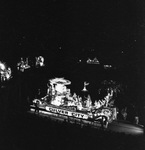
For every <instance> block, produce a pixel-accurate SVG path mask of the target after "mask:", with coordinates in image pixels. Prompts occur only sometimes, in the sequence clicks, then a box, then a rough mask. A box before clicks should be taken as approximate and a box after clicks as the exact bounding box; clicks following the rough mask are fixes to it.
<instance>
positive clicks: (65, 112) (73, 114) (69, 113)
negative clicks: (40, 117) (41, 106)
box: [46, 106, 88, 119]
mask: <svg viewBox="0 0 145 150" xmlns="http://www.w3.org/2000/svg"><path fill="white" fill-rule="evenodd" d="M46 110H47V111H49V112H52V113H57V114H61V115H66V116H71V117H75V118H80V119H88V115H87V114H83V113H78V112H72V111H68V110H64V109H58V108H54V107H49V106H46Z"/></svg>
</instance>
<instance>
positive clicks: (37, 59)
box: [17, 56, 45, 72]
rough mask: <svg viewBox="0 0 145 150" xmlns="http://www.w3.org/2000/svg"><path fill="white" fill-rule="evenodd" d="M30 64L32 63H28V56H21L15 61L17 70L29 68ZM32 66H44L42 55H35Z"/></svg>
mask: <svg viewBox="0 0 145 150" xmlns="http://www.w3.org/2000/svg"><path fill="white" fill-rule="evenodd" d="M32 66H33V65H32V64H31V65H30V60H29V59H28V57H27V58H25V59H24V58H21V60H20V62H18V63H17V70H19V71H21V72H24V71H25V70H27V69H29V68H31V67H32ZM34 66H35V67H36V68H38V67H43V66H45V64H44V57H42V56H38V57H35V64H34Z"/></svg>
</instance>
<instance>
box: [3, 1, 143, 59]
mask: <svg viewBox="0 0 145 150" xmlns="http://www.w3.org/2000/svg"><path fill="white" fill-rule="evenodd" d="M144 6H145V3H144V2H143V1H142V0H141V1H137V0H136V1H135V0H133V1H131V0H128V1H125V0H123V1H120V0H116V1H112V2H111V1H107V0H106V1H105V0H99V1H95V0H94V1H93V0H92V1H81V0H77V1H75V0H74V1H73V0H68V1H66V2H60V1H57V0H45V1H39V2H38V1H37V2H35V1H34V2H31V1H29V2H25V1H23V2H22V1H17V2H14V1H13V2H12V1H11V2H1V5H0V10H1V15H0V18H1V26H0V33H1V34H0V35H1V36H0V38H1V43H0V48H1V50H6V51H7V52H9V55H10V56H11V54H13V51H15V52H17V53H18V54H19V55H21V54H25V55H29V53H31V54H33V53H34V54H35V53H37V52H38V53H39V52H41V53H48V52H51V53H56V54H57V53H58V51H59V47H61V50H60V51H62V52H63V53H65V54H67V55H70V53H71V54H73V55H76V56H78V55H84V53H87V54H89V55H91V54H90V52H88V51H89V50H90V49H94V52H93V53H94V54H95V55H97V56H100V57H101V58H102V59H104V58H106V59H109V58H110V59H117V61H118V57H119V59H121V58H120V57H122V58H123V59H127V60H128V59H134V58H137V59H138V57H139V58H140V56H142V54H144V53H143V48H144V42H143V40H144V30H145V28H144V24H145V19H144V13H145V12H144V11H143V8H144ZM83 49H85V52H83V51H82V50H83ZM36 51H37V52H36ZM87 54H86V55H87ZM94 54H93V55H94ZM5 55H6V54H5ZM14 55H16V54H14ZM111 55H112V56H111ZM122 55H123V56H122ZM124 55H125V56H124Z"/></svg>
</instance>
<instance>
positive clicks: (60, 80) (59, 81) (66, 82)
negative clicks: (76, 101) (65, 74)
mask: <svg viewBox="0 0 145 150" xmlns="http://www.w3.org/2000/svg"><path fill="white" fill-rule="evenodd" d="M49 81H50V84H63V85H69V84H71V81H69V80H66V79H64V78H54V79H51V80H49Z"/></svg>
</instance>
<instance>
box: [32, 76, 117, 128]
mask: <svg viewBox="0 0 145 150" xmlns="http://www.w3.org/2000/svg"><path fill="white" fill-rule="evenodd" d="M85 83H86V82H84V89H85V91H86V85H88V84H87V83H86V84H85ZM70 84H71V81H69V80H66V79H64V78H54V79H50V80H49V84H48V89H47V94H46V96H45V97H42V98H40V99H34V100H33V104H32V105H31V107H30V109H31V111H35V110H36V109H37V108H39V112H42V113H45V114H59V115H63V116H68V117H74V118H77V119H84V120H90V121H92V122H93V121H99V122H101V124H102V123H103V126H104V127H107V126H108V123H111V122H112V121H113V120H115V119H116V108H115V107H114V106H112V105H110V101H111V99H112V97H113V90H112V91H110V92H108V94H107V95H106V96H105V97H104V99H102V100H98V101H97V100H95V102H94V103H93V102H92V100H91V96H90V95H89V94H88V96H87V97H86V99H85V100H83V98H82V97H81V96H79V95H77V94H76V93H74V94H73V95H72V94H71V90H70V89H69V88H68V87H67V86H68V85H70Z"/></svg>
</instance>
